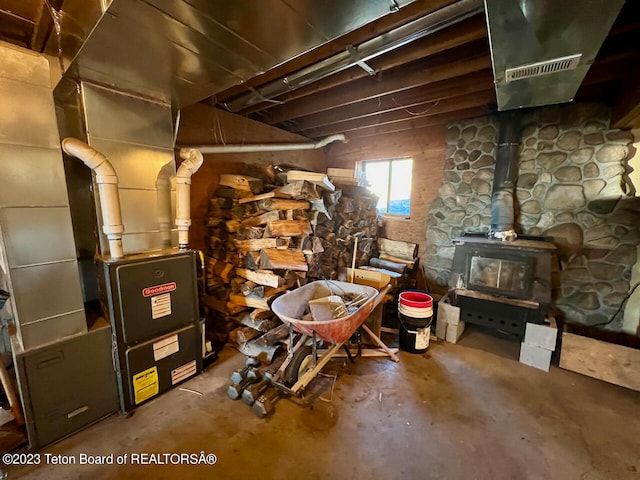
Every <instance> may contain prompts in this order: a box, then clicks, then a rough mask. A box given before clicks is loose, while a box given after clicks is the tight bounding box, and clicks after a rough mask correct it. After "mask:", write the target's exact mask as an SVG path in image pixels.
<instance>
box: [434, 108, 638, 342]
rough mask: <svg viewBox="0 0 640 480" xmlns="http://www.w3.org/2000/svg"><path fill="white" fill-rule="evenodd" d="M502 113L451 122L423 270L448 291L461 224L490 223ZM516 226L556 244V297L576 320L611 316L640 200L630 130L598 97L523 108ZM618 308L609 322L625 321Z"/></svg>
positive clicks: (631, 258) (624, 278)
mask: <svg viewBox="0 0 640 480" xmlns="http://www.w3.org/2000/svg"><path fill="white" fill-rule="evenodd" d="M498 118H499V116H498V115H494V116H488V117H480V118H475V119H470V120H465V121H462V122H457V123H454V124H451V125H449V127H448V129H447V147H446V160H445V170H444V180H443V184H442V185H441V187H440V190H439V193H440V197H439V198H438V199H436V200H435V201H434V202H432V204H431V206H430V210H429V214H428V217H427V259H426V260H427V261H426V265H427V277H428V280H429V281H430V283H431V284H432V285H434V286H435V287H436V289H440V290H445V289H446V285H447V281H448V278H449V274H450V269H451V261H452V258H453V252H454V247H453V245H452V242H451V240H452V239H453V238H454V237H457V236H459V235H461V234H463V233H464V232H476V233H477V232H483V233H485V232H488V230H489V226H490V223H491V217H490V215H491V213H490V203H491V186H492V182H493V173H494V169H495V153H496V147H497V136H498ZM522 126H523V128H522V149H521V154H520V161H519V171H518V181H517V188H516V199H517V201H516V206H515V209H516V212H515V213H516V231H518V232H519V233H520V234H526V235H544V236H551V237H553V239H554V242H555V243H556V245H557V246H558V248H559V260H560V262H561V267H562V269H561V273H560V282H559V283H560V285H559V290H558V291H557V292H556V299H555V301H556V306H557V307H558V308H559V309H560V311H561V312H562V313H563V315H564V316H565V318H566V319H567V320H568V321H571V322H578V323H582V324H586V325H595V324H602V323H605V322H608V321H609V320H610V319H611V318H612V316H613V315H614V314H615V313H616V311H617V309H618V307H619V306H620V304H621V303H622V302H623V301H624V299H625V297H626V296H627V294H628V292H629V281H630V278H631V268H632V266H633V265H634V264H635V263H636V252H637V248H636V247H637V245H638V243H639V242H640V230H639V226H640V206H639V203H640V202H639V199H638V197H636V196H635V192H634V191H633V187H632V186H631V183H630V182H629V181H628V177H627V175H628V173H629V167H628V164H627V160H628V158H629V157H630V148H631V147H630V145H631V143H632V141H633V137H632V135H631V134H630V133H629V132H622V131H619V130H610V129H609V111H608V109H607V108H606V107H605V106H604V105H601V104H593V103H576V104H570V105H563V106H551V107H543V108H539V109H532V110H529V111H526V112H524V113H523V121H522ZM621 323H622V315H618V316H616V318H615V320H614V321H612V322H610V323H609V324H607V325H605V328H608V329H612V330H619V329H620V327H621Z"/></svg>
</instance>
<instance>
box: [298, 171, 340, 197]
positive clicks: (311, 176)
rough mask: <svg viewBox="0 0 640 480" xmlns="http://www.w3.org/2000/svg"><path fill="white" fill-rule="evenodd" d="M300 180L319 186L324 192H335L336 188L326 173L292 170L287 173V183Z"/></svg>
mask: <svg viewBox="0 0 640 480" xmlns="http://www.w3.org/2000/svg"><path fill="white" fill-rule="evenodd" d="M298 180H305V181H307V182H310V183H313V184H315V185H318V186H319V187H320V188H322V189H324V190H330V191H332V192H333V191H334V190H335V189H336V187H335V186H334V185H333V183H331V182H330V181H329V178H328V177H327V175H326V174H324V173H318V172H303V171H302V170H290V171H289V172H287V182H289V183H291V182H295V181H298Z"/></svg>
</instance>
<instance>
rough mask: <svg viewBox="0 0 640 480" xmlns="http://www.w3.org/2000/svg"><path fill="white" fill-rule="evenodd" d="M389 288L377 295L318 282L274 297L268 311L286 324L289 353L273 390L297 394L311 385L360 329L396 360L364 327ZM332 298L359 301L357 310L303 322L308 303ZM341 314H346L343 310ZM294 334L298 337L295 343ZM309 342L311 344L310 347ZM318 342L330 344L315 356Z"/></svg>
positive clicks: (336, 283)
mask: <svg viewBox="0 0 640 480" xmlns="http://www.w3.org/2000/svg"><path fill="white" fill-rule="evenodd" d="M390 288H391V285H387V286H386V287H385V288H383V289H382V290H381V291H380V292H378V290H376V289H375V288H373V287H369V286H366V285H358V284H354V283H346V282H340V281H335V280H317V281H315V282H311V283H308V284H307V285H304V286H302V287H300V288H298V289H296V290H293V291H291V292H288V293H285V294H284V295H282V296H280V297H278V298H276V299H275V300H274V301H273V303H272V304H271V310H273V312H274V313H275V314H276V315H277V316H278V317H279V318H280V320H282V321H283V322H284V323H285V324H287V325H289V337H290V342H289V353H288V355H287V358H286V359H285V361H284V362H283V364H282V365H281V366H280V368H279V369H278V373H277V375H276V379H277V381H276V382H274V385H275V386H276V388H278V389H280V390H282V391H284V392H286V393H289V394H294V395H299V394H300V393H301V392H302V391H303V389H304V388H305V387H306V386H307V385H309V383H311V381H312V380H313V379H314V378H315V377H316V375H317V374H318V373H319V372H320V370H322V368H323V367H324V366H325V365H326V364H327V362H329V360H331V358H332V357H333V356H334V355H335V354H336V353H337V352H338V351H339V350H340V348H342V346H343V345H344V344H345V342H347V341H348V340H349V339H350V338H351V336H352V335H353V334H354V333H355V332H356V330H358V328H360V327H362V328H363V329H364V330H365V332H366V333H367V334H369V336H371V338H373V340H374V341H375V342H376V343H377V344H378V346H380V347H381V348H382V349H384V350H385V351H386V352H387V354H388V355H389V356H390V357H391V358H392V359H393V360H394V361H396V362H397V361H399V359H398V357H397V356H396V355H395V354H394V353H393V352H392V351H391V350H389V348H388V347H387V346H386V345H385V344H384V343H383V342H382V340H380V339H379V338H378V337H377V336H376V335H375V334H374V333H373V332H372V331H371V330H370V329H369V328H368V327H367V326H366V325H364V321H365V320H366V319H367V317H368V316H369V314H370V313H371V312H372V311H373V309H374V308H375V307H376V306H377V305H378V304H379V303H380V302H381V301H382V299H383V298H384V296H385V294H386V293H387V292H388V291H389V289H390ZM335 295H344V296H351V297H356V298H358V299H360V300H359V301H358V302H359V304H358V306H357V309H356V310H355V311H350V312H348V314H346V315H343V316H340V317H339V318H335V319H329V320H323V321H317V320H303V319H302V318H301V317H302V316H303V314H304V312H305V311H306V309H307V307H308V305H309V302H310V301H314V300H316V299H322V298H327V297H329V298H331V297H332V296H335ZM342 313H347V312H346V311H344V310H343V311H342ZM296 332H297V333H298V334H301V336H298V337H299V338H298V339H297V340H296V339H295V337H296V336H297V335H296ZM309 340H311V342H310V343H311V345H309ZM319 340H322V341H323V342H327V343H331V344H333V345H332V346H331V348H329V349H328V350H327V352H326V353H325V354H323V355H322V356H321V357H319V356H318V352H317V348H316V347H317V343H318V341H319Z"/></svg>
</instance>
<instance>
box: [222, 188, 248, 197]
mask: <svg viewBox="0 0 640 480" xmlns="http://www.w3.org/2000/svg"><path fill="white" fill-rule="evenodd" d="M213 195H214V196H216V197H222V198H231V199H240V198H245V197H250V196H251V195H252V194H251V192H248V191H246V190H236V189H235V188H230V187H218V188H216V190H215V191H214V192H213Z"/></svg>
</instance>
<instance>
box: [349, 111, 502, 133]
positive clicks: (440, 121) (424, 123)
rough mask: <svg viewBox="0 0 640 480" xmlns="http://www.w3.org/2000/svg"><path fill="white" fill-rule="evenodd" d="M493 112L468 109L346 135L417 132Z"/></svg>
mask: <svg viewBox="0 0 640 480" xmlns="http://www.w3.org/2000/svg"><path fill="white" fill-rule="evenodd" d="M493 112H495V109H493V108H490V107H488V106H482V107H473V108H467V109H463V110H456V111H454V112H449V113H443V114H440V115H427V116H424V117H419V118H410V119H408V120H403V121H401V122H394V123H388V124H386V125H379V126H378V125H377V126H373V127H366V128H361V129H359V130H352V131H350V132H347V133H346V137H347V139H352V138H361V137H371V136H377V135H386V134H390V133H397V132H403V131H406V130H417V129H420V128H424V127H431V126H434V125H446V124H448V123H450V122H455V121H457V120H464V119H466V118H475V117H481V116H483V115H487V114H490V113H493Z"/></svg>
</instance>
